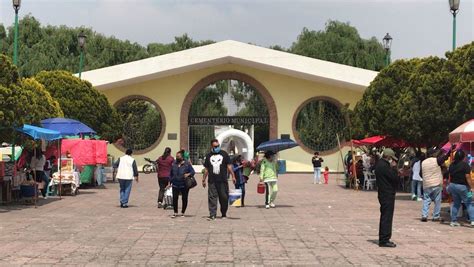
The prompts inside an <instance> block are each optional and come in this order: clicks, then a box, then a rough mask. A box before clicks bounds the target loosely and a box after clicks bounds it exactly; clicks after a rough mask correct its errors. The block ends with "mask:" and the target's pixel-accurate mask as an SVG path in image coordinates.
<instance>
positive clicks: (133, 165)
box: [114, 149, 138, 208]
mask: <svg viewBox="0 0 474 267" xmlns="http://www.w3.org/2000/svg"><path fill="white" fill-rule="evenodd" d="M132 153H133V151H132V150H131V149H127V151H126V152H125V156H123V157H120V158H119V159H118V160H117V161H116V162H115V163H114V167H115V168H117V175H116V177H117V179H118V181H119V183H120V207H121V208H128V199H129V197H130V191H132V182H133V179H134V178H135V180H136V181H137V183H138V168H137V162H136V161H135V159H134V158H132Z"/></svg>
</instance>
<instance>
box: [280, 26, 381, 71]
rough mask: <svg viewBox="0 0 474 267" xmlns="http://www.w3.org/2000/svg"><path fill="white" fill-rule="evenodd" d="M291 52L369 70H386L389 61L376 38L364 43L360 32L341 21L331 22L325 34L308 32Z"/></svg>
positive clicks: (299, 37)
mask: <svg viewBox="0 0 474 267" xmlns="http://www.w3.org/2000/svg"><path fill="white" fill-rule="evenodd" d="M274 49H275V48H274ZM278 50H279V49H278ZM290 52H291V53H295V54H299V55H303V56H307V57H312V58H317V59H322V60H327V61H331V62H335V63H340V64H345V65H350V66H354V67H359V68H364V69H369V70H380V69H382V68H383V67H384V59H385V50H384V49H383V46H382V44H381V43H380V42H379V41H377V39H376V38H375V37H372V38H371V39H369V40H365V39H362V38H361V37H360V36H359V33H358V32H357V29H356V28H354V27H352V26H350V25H349V23H342V22H338V21H328V22H327V23H326V29H325V30H324V31H310V30H309V29H307V28H304V29H303V31H302V32H301V34H300V35H299V36H298V39H297V41H296V42H294V43H293V45H292V46H291V48H290Z"/></svg>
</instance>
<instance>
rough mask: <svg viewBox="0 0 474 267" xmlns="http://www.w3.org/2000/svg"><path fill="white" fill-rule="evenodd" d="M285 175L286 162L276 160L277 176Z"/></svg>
mask: <svg viewBox="0 0 474 267" xmlns="http://www.w3.org/2000/svg"><path fill="white" fill-rule="evenodd" d="M283 173H286V160H284V159H280V160H278V174H283Z"/></svg>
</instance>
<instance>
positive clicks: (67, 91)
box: [36, 71, 122, 141]
mask: <svg viewBox="0 0 474 267" xmlns="http://www.w3.org/2000/svg"><path fill="white" fill-rule="evenodd" d="M36 79H37V80H38V81H39V82H40V83H42V84H43V85H44V86H45V88H46V89H47V90H48V91H49V93H50V94H51V95H52V97H53V98H54V99H56V100H57V101H58V102H59V105H60V106H61V109H62V111H63V112H64V116H65V117H66V118H71V119H76V120H78V121H81V122H83V123H85V124H87V125H88V126H90V127H91V128H92V129H94V130H95V131H96V132H97V134H98V135H99V136H101V137H102V138H103V139H105V140H109V141H114V140H115V139H116V138H118V137H119V136H120V134H121V130H122V129H121V128H122V121H121V119H120V116H118V113H117V112H116V110H115V108H113V107H112V106H111V105H110V104H109V102H108V101H107V98H106V97H105V96H104V95H103V94H102V93H100V92H98V91H97V90H96V89H95V88H93V87H92V85H91V84H90V83H89V82H87V81H84V80H81V79H79V78H77V77H75V76H73V75H72V74H71V73H69V72H66V71H42V72H40V73H38V74H37V75H36Z"/></svg>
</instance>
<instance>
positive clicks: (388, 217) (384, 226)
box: [375, 148, 398, 248]
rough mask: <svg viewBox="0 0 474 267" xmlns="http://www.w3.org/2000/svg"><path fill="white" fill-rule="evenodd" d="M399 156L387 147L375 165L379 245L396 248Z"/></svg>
mask: <svg viewBox="0 0 474 267" xmlns="http://www.w3.org/2000/svg"><path fill="white" fill-rule="evenodd" d="M397 160H398V159H397V157H395V152H394V151H393V150H392V149H390V148H386V149H384V151H383V154H382V158H381V159H380V160H378V161H377V164H376V165H375V178H376V179H375V181H376V183H377V189H378V199H379V203H380V222H379V247H390V248H394V247H396V246H397V245H396V244H395V243H393V242H392V241H390V239H391V238H392V223H393V212H394V209H395V193H396V189H397V187H398V175H397V169H396V167H397V162H396V161H397Z"/></svg>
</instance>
